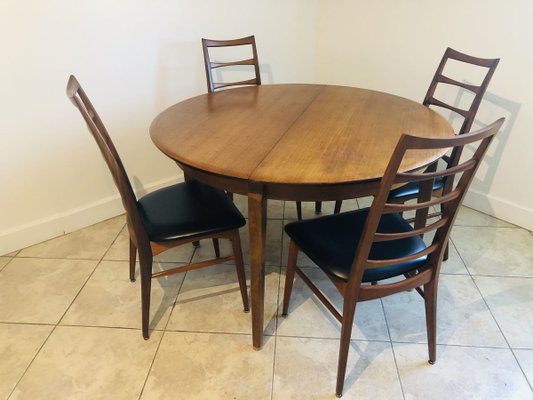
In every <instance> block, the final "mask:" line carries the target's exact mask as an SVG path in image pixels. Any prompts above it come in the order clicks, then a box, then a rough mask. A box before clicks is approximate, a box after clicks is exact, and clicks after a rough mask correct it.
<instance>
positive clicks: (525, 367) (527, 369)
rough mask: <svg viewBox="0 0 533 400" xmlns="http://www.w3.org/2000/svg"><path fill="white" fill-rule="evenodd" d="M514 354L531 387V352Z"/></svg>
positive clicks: (532, 378) (532, 369)
mask: <svg viewBox="0 0 533 400" xmlns="http://www.w3.org/2000/svg"><path fill="white" fill-rule="evenodd" d="M514 354H515V356H516V358H517V359H518V363H519V364H520V366H521V367H522V371H524V374H525V375H526V378H527V380H528V381H529V384H530V385H533V350H514Z"/></svg>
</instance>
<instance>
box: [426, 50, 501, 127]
mask: <svg viewBox="0 0 533 400" xmlns="http://www.w3.org/2000/svg"><path fill="white" fill-rule="evenodd" d="M450 59H452V60H456V61H459V62H462V63H465V64H471V65H475V66H478V67H482V68H487V72H486V74H485V76H484V77H483V79H482V81H481V84H479V85H472V84H468V83H464V82H459V81H457V80H454V79H452V78H450V77H448V76H446V75H444V73H443V70H444V67H445V66H446V63H447V62H448V60H450ZM499 62H500V59H499V58H478V57H472V56H469V55H467V54H464V53H461V52H459V51H457V50H454V49H452V48H450V47H448V48H447V49H446V51H445V52H444V55H443V57H442V59H441V61H440V64H439V66H438V68H437V71H436V72H435V75H434V76H433V79H432V81H431V84H430V85H429V89H428V91H427V93H426V96H425V98H424V101H423V104H424V105H426V106H430V105H434V106H437V107H443V108H446V109H448V110H451V111H453V112H455V113H457V114H459V115H461V116H462V117H463V119H464V120H463V123H462V125H461V128H460V130H459V132H458V133H459V134H463V133H466V132H469V131H470V129H471V128H472V124H473V122H474V119H475V117H476V113H477V111H478V109H479V106H480V104H481V100H482V99H483V96H484V95H485V92H486V91H487V87H488V85H489V83H490V80H491V79H492V76H493V75H494V71H495V70H496V67H497V66H498V63H499ZM439 84H447V85H452V86H458V87H460V88H463V89H466V90H468V91H470V92H472V93H473V94H474V98H473V100H472V103H471V104H470V106H469V107H468V109H461V108H458V107H455V106H453V105H451V104H447V103H445V102H443V101H440V100H438V99H436V98H435V97H434V95H435V90H436V89H437V86H438V85H439Z"/></svg>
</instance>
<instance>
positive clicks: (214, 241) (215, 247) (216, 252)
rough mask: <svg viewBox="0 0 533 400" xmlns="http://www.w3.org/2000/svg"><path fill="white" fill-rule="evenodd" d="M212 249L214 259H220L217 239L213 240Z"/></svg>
mask: <svg viewBox="0 0 533 400" xmlns="http://www.w3.org/2000/svg"><path fill="white" fill-rule="evenodd" d="M213 249H215V258H220V245H219V243H218V239H217V238H213Z"/></svg>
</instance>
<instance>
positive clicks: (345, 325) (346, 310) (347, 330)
mask: <svg viewBox="0 0 533 400" xmlns="http://www.w3.org/2000/svg"><path fill="white" fill-rule="evenodd" d="M355 306H356V301H355V298H354V295H353V294H351V293H350V294H347V295H346V297H345V298H344V305H343V310H342V326H341V343H340V348H339V363H338V366H337V387H336V389H335V395H336V396H337V397H341V396H342V391H343V389H344V379H345V377H346V365H347V364H348V352H349V351H350V339H351V336H352V326H353V319H354V316H355Z"/></svg>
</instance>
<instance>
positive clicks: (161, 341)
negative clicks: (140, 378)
mask: <svg viewBox="0 0 533 400" xmlns="http://www.w3.org/2000/svg"><path fill="white" fill-rule="evenodd" d="M165 334H166V332H165V331H163V333H162V334H161V339H159V343H158V344H157V347H156V349H155V352H154V356H153V357H152V362H151V363H150V367H149V368H148V371H147V372H146V378H144V382H143V385H142V387H141V391H140V392H139V397H138V399H139V400H140V399H141V397H142V395H143V393H144V389H145V387H146V383H147V382H148V378H149V377H150V372H152V368H153V366H154V363H155V358H156V357H157V353H158V352H159V348H160V347H161V343H163V339H164V337H165Z"/></svg>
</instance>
